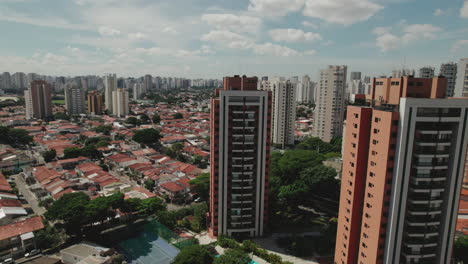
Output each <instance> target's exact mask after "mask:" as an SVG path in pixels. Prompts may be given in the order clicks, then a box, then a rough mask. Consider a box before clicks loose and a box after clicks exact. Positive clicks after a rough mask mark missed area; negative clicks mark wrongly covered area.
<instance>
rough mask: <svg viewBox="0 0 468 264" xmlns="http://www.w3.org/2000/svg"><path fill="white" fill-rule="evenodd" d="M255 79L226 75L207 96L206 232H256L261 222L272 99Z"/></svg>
mask: <svg viewBox="0 0 468 264" xmlns="http://www.w3.org/2000/svg"><path fill="white" fill-rule="evenodd" d="M257 81H258V80H257V77H246V76H243V77H240V76H234V77H226V78H224V89H222V90H217V91H216V97H215V98H212V99H211V139H212V140H211V155H210V159H211V179H210V205H209V207H210V212H209V234H210V235H211V236H218V235H220V234H227V235H230V236H261V235H263V230H264V226H265V223H266V222H267V217H268V175H269V160H270V157H269V156H270V144H269V143H270V140H271V139H270V133H271V131H270V128H271V104H272V98H271V92H269V91H259V90H257Z"/></svg>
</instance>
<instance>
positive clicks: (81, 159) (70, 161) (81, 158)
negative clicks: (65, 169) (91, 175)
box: [57, 156, 89, 165]
mask: <svg viewBox="0 0 468 264" xmlns="http://www.w3.org/2000/svg"><path fill="white" fill-rule="evenodd" d="M83 160H89V159H88V158H86V157H81V156H80V157H77V158H72V159H64V160H59V161H57V164H58V165H62V164H66V163H74V162H79V161H83Z"/></svg>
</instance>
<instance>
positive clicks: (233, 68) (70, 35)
mask: <svg viewBox="0 0 468 264" xmlns="http://www.w3.org/2000/svg"><path fill="white" fill-rule="evenodd" d="M0 32H2V38H1V40H0V71H10V72H15V71H24V72H37V73H40V74H50V75H84V74H98V75H101V74H105V73H109V72H115V73H117V74H118V75H120V76H141V75H143V74H146V73H149V74H152V75H155V76H156V75H159V76H180V77H189V78H196V77H201V78H222V77H223V76H226V75H233V74H239V73H241V74H248V75H257V76H263V75H281V76H291V75H303V74H309V75H311V76H312V78H313V79H315V76H316V75H317V72H318V70H319V69H320V68H323V67H326V66H327V65H331V64H339V65H348V71H362V72H363V74H365V75H369V76H376V75H388V74H389V73H391V71H392V70H393V69H396V68H401V67H402V66H403V65H405V66H406V67H408V68H416V69H417V68H419V67H421V66H425V65H431V66H434V67H436V69H437V68H438V67H439V66H440V64H441V63H443V62H449V61H457V60H458V59H460V58H462V57H468V0H443V1H441V0H235V1H234V0H216V1H215V0H166V1H156V0H0ZM437 71H438V70H437Z"/></svg>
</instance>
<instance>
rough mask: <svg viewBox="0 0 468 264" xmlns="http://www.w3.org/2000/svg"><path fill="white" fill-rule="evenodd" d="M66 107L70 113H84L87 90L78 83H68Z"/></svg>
mask: <svg viewBox="0 0 468 264" xmlns="http://www.w3.org/2000/svg"><path fill="white" fill-rule="evenodd" d="M65 107H66V109H67V112H68V114H69V115H78V114H84V113H85V112H86V109H85V90H84V89H83V88H82V87H80V86H78V85H76V84H67V86H66V87H65Z"/></svg>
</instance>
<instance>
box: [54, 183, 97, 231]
mask: <svg viewBox="0 0 468 264" xmlns="http://www.w3.org/2000/svg"><path fill="white" fill-rule="evenodd" d="M89 201H90V199H89V197H88V196H87V195H86V194H84V193H82V192H75V193H66V194H64V195H63V196H62V197H60V198H59V199H58V200H57V201H55V202H54V203H53V204H52V205H51V206H50V207H49V210H47V212H46V213H45V216H46V218H47V219H49V220H60V221H63V222H64V224H65V229H66V230H67V232H69V233H72V234H77V233H80V232H81V225H82V224H83V223H84V222H85V220H86V219H85V218H84V217H83V216H85V215H86V206H87V205H88V203H89Z"/></svg>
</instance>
